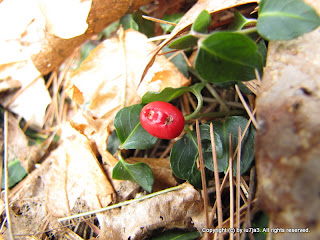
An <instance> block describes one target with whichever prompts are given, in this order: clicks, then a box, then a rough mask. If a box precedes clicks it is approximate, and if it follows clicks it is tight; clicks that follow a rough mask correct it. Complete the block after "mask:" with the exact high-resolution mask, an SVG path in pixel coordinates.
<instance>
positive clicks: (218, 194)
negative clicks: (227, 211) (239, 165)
mask: <svg viewBox="0 0 320 240" xmlns="http://www.w3.org/2000/svg"><path fill="white" fill-rule="evenodd" d="M210 138H211V146H212V160H213V168H214V181H215V185H216V202H217V212H218V228H219V229H221V228H222V222H223V215H222V202H221V191H220V179H219V172H218V161H217V154H216V143H215V140H214V132H213V126H212V123H210ZM217 234H218V237H219V240H223V235H222V234H220V233H217Z"/></svg>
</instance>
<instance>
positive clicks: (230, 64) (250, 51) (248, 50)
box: [195, 32, 262, 83]
mask: <svg viewBox="0 0 320 240" xmlns="http://www.w3.org/2000/svg"><path fill="white" fill-rule="evenodd" d="M195 69H196V71H197V72H198V73H199V75H200V76H201V77H202V78H204V79H205V80H207V81H209V82H214V83H220V82H226V81H247V80H252V79H255V71H254V70H255V69H258V70H259V71H262V57H261V54H260V53H259V51H258V49H257V46H256V44H255V43H254V42H253V41H252V40H251V39H250V38H249V37H247V36H245V35H242V34H240V33H232V32H216V33H213V34H211V35H210V36H209V37H207V38H206V39H204V40H203V41H200V42H199V50H198V53H197V56H196V60H195Z"/></svg>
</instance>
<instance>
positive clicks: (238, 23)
mask: <svg viewBox="0 0 320 240" xmlns="http://www.w3.org/2000/svg"><path fill="white" fill-rule="evenodd" d="M256 21H257V20H256V19H250V18H246V17H245V16H243V15H242V14H241V13H240V12H238V11H235V12H234V21H233V23H232V24H231V25H230V27H229V30H235V31H236V30H241V29H242V28H243V27H245V26H246V25H247V24H249V23H254V22H256Z"/></svg>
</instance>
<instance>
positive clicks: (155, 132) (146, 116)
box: [140, 101, 184, 139]
mask: <svg viewBox="0 0 320 240" xmlns="http://www.w3.org/2000/svg"><path fill="white" fill-rule="evenodd" d="M140 121H141V125H142V127H143V128H144V129H145V130H146V131H147V132H148V133H150V134H151V135H152V136H155V137H157V138H163V139H173V138H175V137H178V136H179V135H180V133H181V132H182V130H183V128H184V117H183V115H182V113H181V112H180V110H179V109H178V108H176V107H175V106H173V105H172V104H170V103H167V102H160V101H155V102H151V103H149V104H147V105H145V106H144V107H143V108H142V110H141V113H140Z"/></svg>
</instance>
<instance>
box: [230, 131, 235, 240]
mask: <svg viewBox="0 0 320 240" xmlns="http://www.w3.org/2000/svg"><path fill="white" fill-rule="evenodd" d="M232 149H233V148H232V134H231V133H230V135H229V184H230V228H231V229H232V228H234V216H233V215H234V196H233V157H232ZM233 238H234V233H233V232H232V231H230V235H229V239H230V240H233Z"/></svg>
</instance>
